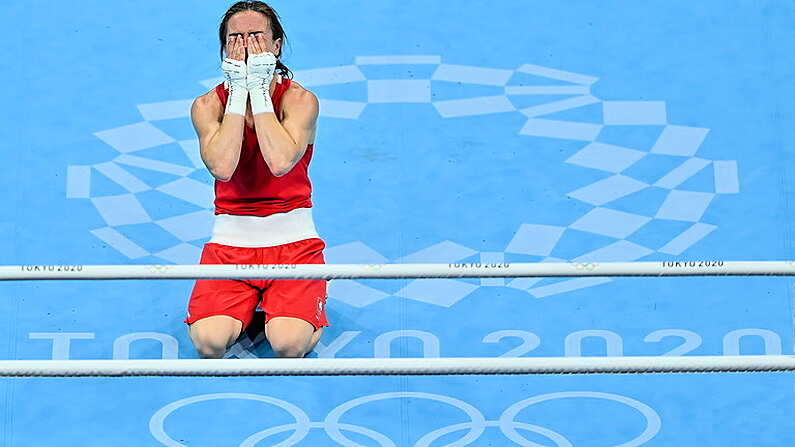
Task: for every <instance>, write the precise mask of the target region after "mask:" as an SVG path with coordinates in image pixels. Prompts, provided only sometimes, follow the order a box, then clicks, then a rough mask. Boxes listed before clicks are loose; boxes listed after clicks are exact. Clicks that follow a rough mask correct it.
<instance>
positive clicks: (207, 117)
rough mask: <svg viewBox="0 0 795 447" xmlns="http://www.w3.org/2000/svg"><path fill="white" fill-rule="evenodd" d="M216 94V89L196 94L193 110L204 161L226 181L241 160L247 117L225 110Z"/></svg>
mask: <svg viewBox="0 0 795 447" xmlns="http://www.w3.org/2000/svg"><path fill="white" fill-rule="evenodd" d="M213 96H215V92H214V91H211V92H210V93H208V94H206V95H203V96H200V97H198V98H196V100H195V101H193V106H191V111H190V112H191V113H190V114H191V119H192V121H193V127H194V129H196V134H197V135H198V136H199V150H200V153H201V157H202V161H204V165H205V166H207V169H208V170H209V171H210V174H212V176H213V177H215V178H216V179H218V180H221V181H224V182H226V181H229V179H230V178H232V174H233V173H234V172H235V169H236V168H237V162H238V161H239V160H240V150H241V148H242V146H243V126H244V125H245V119H244V118H243V116H242V115H234V114H224V106H223V104H221V102H220V101H218V99H217V98H214V97H213Z"/></svg>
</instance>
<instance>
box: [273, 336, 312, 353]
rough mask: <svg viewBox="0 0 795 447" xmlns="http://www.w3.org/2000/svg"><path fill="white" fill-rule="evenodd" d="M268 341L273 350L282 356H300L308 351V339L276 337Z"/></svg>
mask: <svg viewBox="0 0 795 447" xmlns="http://www.w3.org/2000/svg"><path fill="white" fill-rule="evenodd" d="M270 343H271V348H272V349H273V352H274V353H275V354H276V355H277V356H278V357H282V358H302V357H304V356H305V355H306V354H307V353H308V352H309V351H308V345H309V341H308V340H304V339H276V340H270Z"/></svg>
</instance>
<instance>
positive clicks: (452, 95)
mask: <svg viewBox="0 0 795 447" xmlns="http://www.w3.org/2000/svg"><path fill="white" fill-rule="evenodd" d="M229 3H231V2H229ZM271 4H272V6H274V8H275V9H276V10H277V11H278V12H279V14H280V15H281V17H282V20H283V24H284V26H285V29H286V32H287V36H288V39H289V41H290V45H289V47H288V49H287V52H286V55H287V58H286V59H285V62H286V64H287V66H288V67H290V68H291V69H292V70H293V71H294V73H295V80H296V81H298V82H299V83H301V84H302V85H304V86H306V87H307V88H308V89H310V90H312V91H313V92H314V93H315V94H316V95H317V96H318V98H319V99H320V119H319V123H318V134H317V140H316V143H315V153H314V158H313V161H312V165H311V167H310V177H311V179H312V182H313V188H314V190H313V202H314V218H315V222H316V224H317V229H318V232H319V233H320V235H321V237H322V238H323V239H324V240H325V241H326V244H327V248H326V252H325V253H326V261H327V262H329V263H364V264H381V263H451V264H481V265H482V264H501V263H517V262H569V261H572V262H581V263H593V262H631V261H660V262H671V263H683V262H700V263H714V262H718V261H721V260H726V261H728V260H748V261H754V260H787V259H793V258H794V257H795V253H794V252H793V247H792V240H793V236H792V230H791V222H792V221H793V212H792V210H791V206H790V202H791V200H792V197H793V195H792V194H793V185H794V184H795V182H794V181H793V179H792V178H791V177H790V175H789V171H790V166H791V163H792V155H791V154H792V151H791V150H790V148H789V142H790V141H791V140H790V138H792V137H795V131H793V127H792V126H791V123H792V122H795V114H793V112H792V110H791V107H790V106H789V102H790V101H789V100H788V99H789V98H791V97H793V94H795V91H794V90H795V89H793V87H792V84H791V82H790V79H791V76H790V74H791V72H792V67H793V63H792V62H791V55H792V54H793V52H794V51H795V39H793V37H795V36H793V31H792V23H793V10H792V8H791V6H790V5H789V4H788V3H787V2H785V1H772V0H771V1H768V0H762V1H756V2H738V4H732V5H727V4H726V2H722V1H718V0H705V1H701V2H697V3H693V2H688V1H683V0H671V1H664V2H663V1H653V2H642V3H639V2H629V1H617V0H610V1H603V2H592V1H586V0H572V1H565V2H553V1H537V2H519V1H510V2H478V1H472V0H465V1H460V2H454V3H453V2H440V1H433V2H420V1H416V0H406V1H402V2H393V1H383V2H365V1H342V0H335V1H328V2H304V1H301V2H295V1H293V2H287V1H281V0H279V1H274V2H271ZM226 6H228V5H227V3H224V2H220V3H219V2H199V1H189V2H176V3H175V2H166V3H163V2H154V1H151V0H146V1H139V2H115V3H107V2H100V1H96V0H85V1H82V2H79V5H77V6H76V5H75V4H70V3H57V2H56V3H46V4H45V3H40V2H33V3H30V2H28V3H22V2H14V3H12V4H6V5H3V6H2V7H0V13H2V14H3V17H4V18H5V19H6V22H8V23H9V24H10V27H11V29H10V30H9V32H8V33H6V34H4V37H2V38H0V39H3V41H4V42H3V43H4V46H5V47H7V48H19V47H20V46H21V47H22V48H20V49H19V50H15V51H14V52H15V53H16V54H17V56H16V57H14V58H10V59H6V67H5V70H2V71H0V72H2V76H3V78H4V81H5V85H6V86H7V88H6V92H5V93H6V107H4V109H5V115H4V116H5V117H6V119H5V120H4V121H3V123H4V124H3V130H4V132H3V134H4V135H5V144H4V150H3V151H2V152H0V159H1V160H2V161H3V164H4V166H5V167H6V169H5V174H4V175H2V176H0V188H2V191H4V192H5V194H4V197H5V199H6V201H7V203H6V206H4V207H3V209H2V211H0V229H2V231H0V247H2V250H0V262H1V263H2V264H3V265H17V264H28V265H39V264H58V265H64V266H67V268H68V266H76V265H84V264H143V265H169V264H194V263H196V262H197V261H198V257H199V253H200V250H201V247H202V244H203V243H204V242H206V241H207V239H208V238H209V236H210V231H211V224H212V211H211V204H212V194H213V192H212V181H211V177H210V175H209V173H208V172H207V171H206V169H205V168H204V166H203V164H202V161H201V159H200V157H199V154H198V142H197V141H196V137H195V133H194V131H193V128H192V126H191V122H190V118H189V109H190V103H191V101H192V99H193V98H195V97H196V96H198V95H200V94H202V93H204V92H206V91H207V90H209V89H210V88H211V87H213V86H214V85H216V84H217V83H218V82H219V80H220V76H221V74H220V70H219V69H218V66H219V64H220V61H219V59H218V46H217V45H218V43H217V26H218V21H219V19H220V16H221V14H222V13H223V12H224V10H225V9H226ZM191 286H192V281H186V280H175V281H55V282H24V283H22V282H19V283H18V282H7V283H2V284H0V295H2V299H0V359H2V360H14V359H20V360H21V359H26V360H28V359H30V360H64V359H158V358H165V359H177V358H179V359H191V358H196V354H195V351H194V350H193V347H192V345H191V342H190V339H189V338H188V336H187V332H186V328H185V325H184V324H183V323H182V320H183V318H184V317H185V309H186V303H187V299H188V296H189V293H190V289H191ZM792 287H793V284H792V281H791V280H790V279H788V278H765V277H754V278H744V277H734V278H709V277H707V278H556V279H534V278H518V279H510V278H509V279H502V278H484V279H415V280H374V279H371V280H334V281H332V282H331V283H330V285H329V301H328V313H329V319H330V321H331V324H332V326H331V327H330V328H327V330H326V332H325V333H324V335H323V338H322V339H321V342H320V344H319V345H318V347H317V348H316V349H315V351H314V352H313V353H312V354H311V355H310V356H311V357H318V358H351V357H365V358H388V357H521V356H529V357H553V356H567V357H575V356H622V355H627V356H644V355H645V356H687V355H738V354H747V355H759V354H793V294H792ZM262 338H263V337H262V335H261V333H258V332H257V331H255V330H251V331H248V332H247V333H246V334H245V335H244V336H243V337H241V339H240V340H239V341H238V343H236V344H235V345H233V346H232V348H230V350H229V352H228V354H227V355H228V357H230V358H256V357H269V356H272V352H271V351H270V349H269V347H268V345H267V342H264V341H263V340H262ZM793 412H795V377H794V376H793V375H792V374H791V373H765V374H700V375H673V374H671V375H616V376H601V375H595V376H577V375H565V376H487V377H480V376H479V377H474V376H473V377H467V376H439V377H405V376H398V377H267V378H234V377H219V378H174V377H168V378H114V379H107V378H100V379H88V378H61V379H35V378H31V379H8V378H6V379H0V446H4V447H5V446H37V445H52V444H57V445H64V446H66V445H75V446H77V445H79V446H108V445H114V446H125V445H137V446H172V447H173V446H190V447H202V446H222V445H223V446H227V445H228V446H247V447H254V446H270V445H280V446H288V445H299V446H302V445H329V446H331V445H346V446H368V447H369V446H427V447H437V446H443V445H450V446H464V445H499V446H504V445H524V446H538V445H543V446H578V447H580V446H595V447H596V446H622V447H628V446H663V445H696V444H697V445H702V446H724V445H765V446H791V445H793V444H795V434H793V430H792V427H793V424H792V415H793Z"/></svg>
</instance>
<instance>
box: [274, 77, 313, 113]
mask: <svg viewBox="0 0 795 447" xmlns="http://www.w3.org/2000/svg"><path fill="white" fill-rule="evenodd" d="M283 101H284V104H285V106H288V107H300V108H304V107H309V108H310V109H317V106H318V100H317V96H315V94H314V93H312V92H311V91H309V90H307V89H306V88H304V86H303V85H301V84H299V83H298V82H296V81H291V82H290V87H289V88H288V89H287V91H286V92H284V99H283Z"/></svg>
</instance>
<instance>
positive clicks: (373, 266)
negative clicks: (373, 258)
mask: <svg viewBox="0 0 795 447" xmlns="http://www.w3.org/2000/svg"><path fill="white" fill-rule="evenodd" d="M364 269H365V270H369V271H371V272H380V271H381V270H383V269H384V264H365V265H364Z"/></svg>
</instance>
